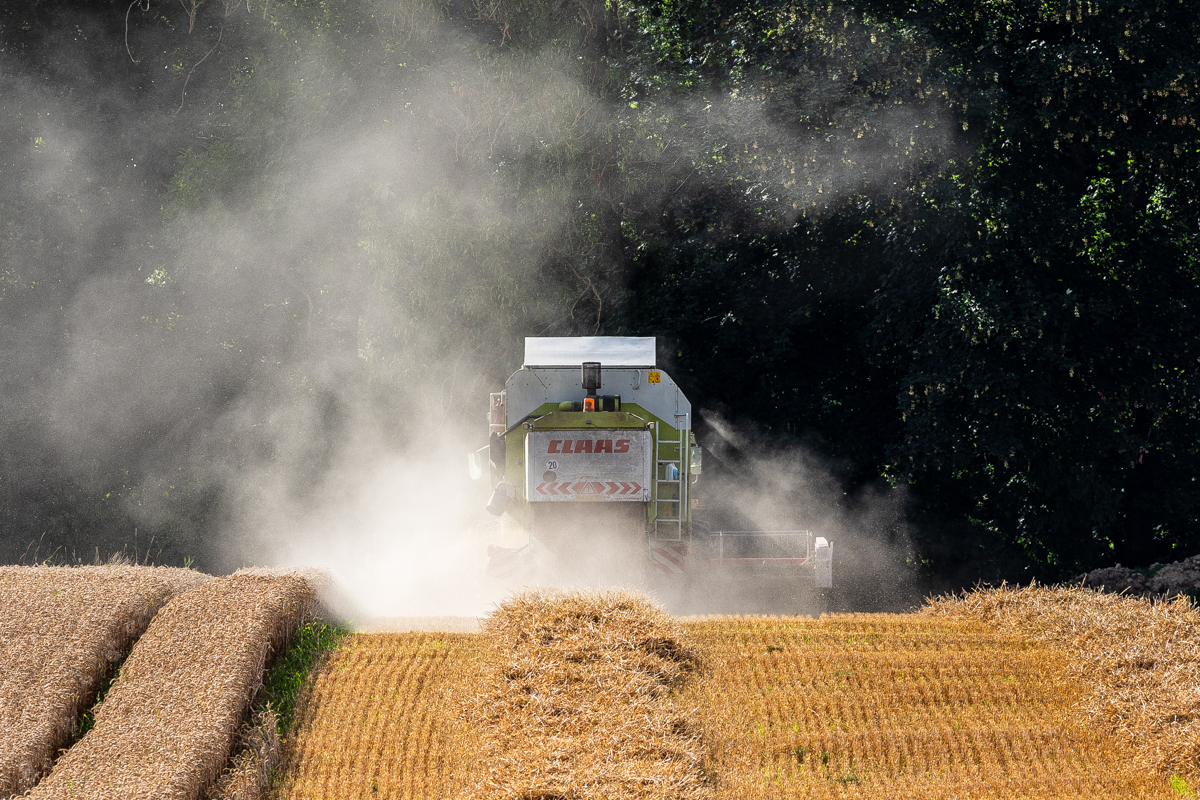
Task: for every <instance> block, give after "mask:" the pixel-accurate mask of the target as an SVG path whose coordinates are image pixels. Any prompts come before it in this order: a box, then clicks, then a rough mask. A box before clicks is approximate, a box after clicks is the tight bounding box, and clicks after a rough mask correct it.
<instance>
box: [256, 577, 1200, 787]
mask: <svg viewBox="0 0 1200 800" xmlns="http://www.w3.org/2000/svg"><path fill="white" fill-rule="evenodd" d="M1064 591H1066V594H1063V593H1062V592H1064ZM1055 592H1059V593H1058V594H1055ZM1056 604H1057V605H1059V606H1061V609H1060V611H1059V612H1056V611H1055V605H1056ZM1125 604H1132V605H1125ZM1118 606H1119V608H1118ZM1060 614H1061V616H1060ZM1089 615H1090V616H1089ZM1118 620H1119V624H1118ZM1196 622H1197V615H1196V612H1195V611H1194V610H1192V609H1191V608H1190V606H1186V605H1183V604H1177V605H1174V606H1165V605H1154V604H1151V603H1149V602H1148V601H1140V600H1127V599H1120V598H1112V597H1110V596H1104V595H1098V594H1096V593H1094V592H1090V591H1078V590H1075V591H1074V593H1072V592H1071V591H1068V590H1046V589H1034V590H1024V592H1012V591H1008V590H1003V589H1001V590H994V591H987V592H979V593H975V594H973V595H970V596H968V597H967V598H959V599H955V600H942V601H938V602H936V603H934V604H932V605H931V606H930V607H929V608H927V609H925V610H924V611H922V612H921V613H919V614H907V615H840V616H838V615H835V616H826V617H823V618H821V619H820V620H812V619H806V618H769V617H752V618H720V619H704V620H692V621H685V622H683V623H682V624H680V623H676V622H675V621H672V620H671V619H669V618H667V617H665V615H662V614H661V612H658V611H656V610H655V609H654V608H653V607H651V606H650V605H649V604H647V603H645V602H643V601H640V600H638V599H637V598H635V597H630V596H629V595H619V594H618V595H611V594H610V595H538V594H532V595H522V596H518V597H516V598H514V599H513V600H510V601H509V602H508V603H506V604H505V605H504V606H502V607H501V608H500V609H499V610H498V611H497V612H496V614H494V615H493V616H492V617H491V618H490V619H489V620H487V621H485V623H484V632H483V633H481V634H476V635H472V634H447V635H434V634H428V633H409V634H392V635H378V634H377V635H360V636H358V637H354V638H352V639H350V640H347V642H346V643H345V645H344V646H343V649H342V650H341V651H339V652H337V653H335V654H333V655H332V656H331V657H330V658H329V659H328V660H326V662H325V664H324V666H323V667H322V668H321V669H320V670H318V671H317V672H316V673H315V676H314V678H313V679H312V681H311V682H310V684H309V686H308V688H307V690H306V694H305V696H304V698H303V699H302V702H301V707H300V711H299V712H298V717H297V728H296V731H295V735H294V736H293V737H292V738H291V741H290V742H289V743H287V744H285V751H286V755H285V775H284V779H283V781H282V783H281V784H279V785H278V787H277V789H276V792H275V794H274V796H275V797H277V798H280V799H281V800H282V798H316V797H322V798H380V797H395V798H426V797H428V798H433V797H471V798H474V797H481V798H482V797H510V798H540V799H541V800H552V798H590V797H597V798H598V797H608V798H626V797H628V798H643V797H647V798H648V797H679V798H688V797H696V798H701V797H722V798H754V797H780V798H783V797H806V798H807V797H830V798H834V797H863V798H867V797H871V798H874V797H905V798H984V797H994V798H1018V797H1019V798H1069V797H1077V798H1084V797H1087V798H1114V800H1115V799H1116V798H1122V800H1123V799H1124V798H1156V797H1161V798H1169V797H1178V796H1179V794H1178V793H1177V792H1175V791H1173V790H1172V789H1171V788H1170V787H1169V785H1168V778H1169V777H1171V776H1172V775H1180V776H1183V777H1184V778H1187V779H1188V780H1191V777H1190V774H1191V773H1190V772H1189V770H1188V765H1189V764H1191V765H1193V766H1194V764H1195V762H1196V755H1197V752H1198V751H1197V750H1196V749H1195V748H1193V749H1191V750H1189V749H1188V747H1189V746H1191V744H1194V742H1193V740H1192V739H1190V738H1188V736H1189V735H1190V734H1188V733H1187V732H1188V731H1191V730H1192V728H1191V726H1190V723H1189V722H1188V720H1192V719H1195V711H1196V710H1197V709H1196V705H1197V703H1196V698H1195V693H1196V691H1197V688H1196V679H1197V677H1198V676H1197V673H1196V670H1197V668H1198V666H1200V659H1198V658H1197V653H1196V651H1195V646H1194V645H1192V644H1190V642H1196V641H1200V637H1197V636H1195V633H1196V632H1197V628H1196ZM1103 628H1109V629H1112V630H1115V631H1117V633H1115V634H1105V633H1102V632H1101V629H1103ZM1146 633H1150V634H1151V636H1152V637H1153V638H1154V639H1155V641H1154V642H1153V643H1149V642H1146V641H1144V639H1145V635H1146ZM1181 637H1182V638H1181ZM1118 638H1119V639H1120V641H1118ZM1097 648H1099V649H1097ZM1101 651H1103V652H1106V653H1108V654H1109V655H1107V656H1103V657H1097V655H1096V654H1097V653H1098V652H1101ZM1135 651H1136V653H1141V654H1142V655H1141V656H1140V658H1141V659H1142V660H1141V661H1140V662H1137V663H1140V664H1141V665H1142V666H1141V667H1140V669H1142V670H1143V671H1145V670H1147V669H1149V670H1151V671H1153V669H1154V667H1152V666H1147V665H1148V663H1149V661H1153V660H1155V659H1157V661H1155V663H1156V664H1163V665H1164V667H1163V671H1162V675H1160V676H1159V678H1158V679H1156V680H1150V681H1146V680H1142V681H1141V682H1137V683H1136V686H1135V685H1133V683H1131V681H1132V680H1133V679H1132V678H1131V677H1130V676H1129V674H1127V671H1126V672H1125V673H1123V672H1121V671H1120V670H1118V671H1117V672H1113V671H1112V670H1110V669H1109V668H1108V666H1106V665H1111V663H1112V662H1111V659H1112V658H1118V659H1124V661H1122V662H1121V663H1126V662H1130V659H1134V660H1135V661H1136V657H1135V655H1134V653H1135ZM1114 653H1115V655H1114ZM1147 653H1150V654H1151V655H1146V654H1147ZM1105 659H1109V660H1107V661H1106V660H1105ZM1130 663H1132V662H1130ZM1131 669H1132V667H1131ZM1189 681H1190V683H1189ZM1181 690H1185V691H1181ZM1139 709H1142V710H1139ZM1164 713H1165V714H1168V716H1171V717H1173V718H1174V719H1175V720H1176V721H1175V722H1173V723H1170V724H1169V725H1168V723H1165V722H1164V721H1163V719H1162V715H1163V714H1164ZM1170 725H1174V726H1175V727H1174V728H1171V727H1170ZM1185 728H1186V730H1184V729H1185ZM1146 734H1150V735H1152V736H1158V737H1159V739H1158V740H1157V741H1146V740H1144V739H1141V738H1139V737H1142V736H1144V735H1146ZM1168 745H1169V746H1168ZM1177 781H1178V779H1177ZM1177 785H1178V786H1182V785H1183V783H1182V781H1179V782H1178V783H1177ZM1193 785H1194V784H1193Z"/></svg>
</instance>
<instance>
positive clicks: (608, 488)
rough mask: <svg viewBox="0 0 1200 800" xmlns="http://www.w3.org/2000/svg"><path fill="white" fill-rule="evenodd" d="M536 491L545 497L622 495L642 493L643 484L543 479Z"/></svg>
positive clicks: (535, 488)
mask: <svg viewBox="0 0 1200 800" xmlns="http://www.w3.org/2000/svg"><path fill="white" fill-rule="evenodd" d="M534 491H536V492H537V493H538V494H540V495H542V496H543V497H567V496H574V497H583V496H587V495H592V496H595V497H601V496H608V497H620V496H623V495H640V494H641V492H642V485H641V484H640V483H626V482H625V481H605V482H601V481H543V482H542V483H539V484H538V485H537V486H535V487H534Z"/></svg>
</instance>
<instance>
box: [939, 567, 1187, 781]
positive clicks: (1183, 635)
mask: <svg viewBox="0 0 1200 800" xmlns="http://www.w3.org/2000/svg"><path fill="white" fill-rule="evenodd" d="M923 613H924V614H925V615H926V616H928V617H931V618H935V619H957V620H972V621H977V622H982V623H984V624H987V625H988V626H990V627H993V628H996V629H999V630H1003V631H1009V632H1012V633H1019V634H1022V635H1025V636H1030V637H1034V638H1036V639H1038V640H1040V641H1043V642H1045V643H1047V644H1049V645H1053V646H1055V647H1057V648H1061V649H1063V650H1064V651H1065V652H1067V653H1068V654H1069V666H1068V669H1069V671H1070V673H1071V675H1072V676H1073V677H1074V678H1076V679H1077V680H1078V681H1079V682H1080V683H1081V684H1082V685H1083V686H1085V687H1086V692H1085V693H1084V695H1083V696H1081V697H1080V698H1079V700H1078V701H1077V704H1076V705H1077V708H1078V710H1079V711H1080V712H1081V713H1082V714H1083V715H1085V716H1086V717H1087V718H1089V719H1090V720H1091V721H1092V723H1093V724H1094V725H1095V726H1096V727H1097V728H1101V729H1104V730H1116V731H1117V732H1118V733H1119V735H1120V736H1121V737H1122V739H1123V741H1124V742H1125V743H1126V744H1127V746H1128V747H1129V748H1130V749H1131V750H1132V751H1133V752H1134V754H1135V759H1136V763H1137V764H1138V765H1139V766H1140V767H1141V768H1142V769H1144V770H1146V771H1152V772H1156V773H1158V774H1159V775H1160V776H1161V777H1163V778H1171V777H1174V776H1179V777H1181V778H1183V779H1184V780H1185V782H1186V783H1188V784H1190V785H1191V786H1197V785H1198V784H1200V610H1198V609H1197V608H1196V607H1195V606H1193V605H1192V604H1191V603H1190V602H1189V601H1188V600H1186V599H1184V598H1179V599H1177V600H1175V601H1173V602H1163V601H1157V600H1149V599H1143V598H1134V597H1126V596H1122V595H1115V594H1106V593H1103V592H1096V591H1093V590H1091V589H1084V588H1079V587H1073V588H1065V587H1060V588H1048V587H1044V586H1028V587H1024V588H1009V587H999V588H991V589H981V590H978V591H974V592H970V593H968V594H966V595H963V596H960V597H946V598H939V599H937V600H935V601H933V602H931V603H930V604H929V605H928V607H927V608H926V609H924V610H923Z"/></svg>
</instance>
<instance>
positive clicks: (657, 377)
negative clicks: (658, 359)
mask: <svg viewBox="0 0 1200 800" xmlns="http://www.w3.org/2000/svg"><path fill="white" fill-rule="evenodd" d="M646 380H647V381H649V382H650V383H662V373H661V372H659V371H658V370H654V369H652V370H650V371H649V372H648V373H646Z"/></svg>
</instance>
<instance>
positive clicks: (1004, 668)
mask: <svg viewBox="0 0 1200 800" xmlns="http://www.w3.org/2000/svg"><path fill="white" fill-rule="evenodd" d="M687 630H688V633H689V635H690V638H691V640H692V641H693V642H694V643H695V646H696V647H697V648H698V649H699V650H700V652H701V653H703V658H704V664H705V667H704V672H703V675H702V676H701V677H700V679H699V680H696V681H694V682H692V683H691V684H689V686H688V687H687V688H685V689H684V690H683V692H682V697H681V700H682V701H683V702H684V703H686V704H687V705H688V706H689V707H692V708H694V709H695V715H696V719H697V721H698V722H699V725H700V728H701V731H702V734H703V738H704V741H705V743H706V744H707V746H708V759H709V761H708V764H707V769H706V773H707V774H708V775H709V776H711V778H712V779H713V782H714V783H715V785H716V788H717V789H718V790H719V794H720V796H722V797H729V798H770V797H779V798H784V797H804V798H837V797H864V798H866V797H904V798H984V797H995V798H1010V797H1011V798H1017V797H1020V798H1047V799H1049V798H1112V800H1118V798H1131V797H1145V798H1151V797H1164V798H1165V797H1169V796H1172V795H1173V793H1172V792H1170V790H1169V789H1168V787H1167V785H1166V783H1165V782H1164V781H1163V780H1162V779H1161V778H1160V777H1159V776H1157V775H1155V774H1153V773H1152V772H1151V771H1149V770H1145V769H1141V768H1139V766H1138V765H1137V764H1135V763H1134V760H1133V758H1131V750H1130V748H1129V747H1128V746H1127V743H1125V742H1123V741H1121V740H1119V739H1118V737H1116V736H1114V735H1113V733H1112V732H1111V731H1109V730H1106V729H1104V728H1103V727H1101V726H1096V725H1092V724H1089V723H1088V721H1087V719H1086V718H1085V717H1084V716H1083V715H1082V714H1080V713H1079V712H1078V709H1077V705H1078V703H1079V701H1080V699H1081V698H1082V697H1083V696H1084V695H1085V694H1086V689H1085V687H1084V686H1083V685H1082V684H1081V682H1080V681H1079V680H1077V679H1074V678H1072V676H1071V675H1070V673H1069V669H1068V663H1067V658H1066V656H1065V655H1064V654H1063V653H1061V652H1059V651H1057V650H1055V649H1053V648H1051V647H1050V646H1048V645H1046V644H1043V643H1038V642H1034V641H1032V640H1030V639H1027V638H1025V637H1021V636H1017V635H1014V634H1003V633H997V632H995V631H993V630H989V629H987V628H986V627H984V626H983V625H981V624H980V623H978V622H973V621H971V622H960V621H952V620H946V619H937V618H929V617H922V616H915V615H882V614H871V615H860V616H856V615H833V616H825V617H822V618H821V619H820V620H799V619H790V620H789V619H771V618H749V619H741V620H714V621H706V622H697V623H693V624H690V625H688V626H687Z"/></svg>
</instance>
